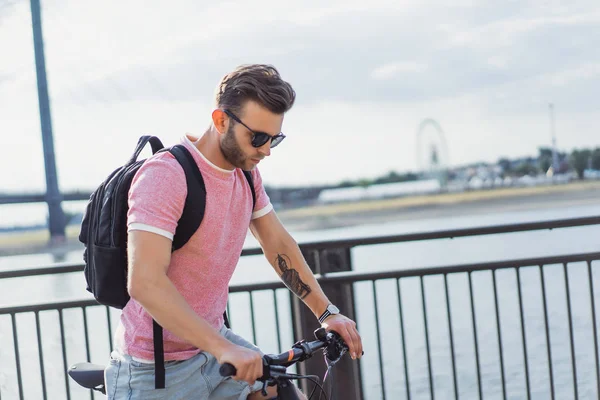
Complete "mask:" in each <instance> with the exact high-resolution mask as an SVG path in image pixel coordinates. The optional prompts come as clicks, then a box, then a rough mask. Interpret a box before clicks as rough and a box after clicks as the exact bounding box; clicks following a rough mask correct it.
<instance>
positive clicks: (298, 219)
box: [0, 181, 600, 257]
mask: <svg viewBox="0 0 600 400" xmlns="http://www.w3.org/2000/svg"><path fill="white" fill-rule="evenodd" d="M598 204H600V181H591V182H590V181H588V182H574V183H569V184H561V185H550V186H536V187H523V188H500V189H489V190H478V191H471V192H462V193H444V194H437V195H428V196H411V197H403V198H394V199H385V200H372V201H361V202H353V203H342V204H331V205H319V206H312V207H304V208H298V209H290V210H281V211H278V213H277V214H278V216H279V218H280V219H281V221H282V222H283V223H284V225H285V226H286V227H287V228H288V230H290V231H292V232H298V231H306V230H321V229H331V228H340V227H350V226H356V225H363V224H370V223H380V222H392V221H401V220H415V219H432V218H438V217H453V216H461V215H478V214H489V213H501V212H512V211H526V210H533V209H544V208H552V207H569V206H579V205H598ZM66 233H67V239H66V241H65V243H61V244H54V245H50V244H49V235H48V232H47V231H46V230H40V231H26V232H17V233H10V234H9V233H3V234H0V257H1V256H8V255H17V254H31V253H40V252H45V253H48V252H50V253H52V252H54V251H58V252H64V251H75V250H77V249H82V244H81V243H79V241H78V240H77V236H78V234H79V226H69V227H68V228H67V232H66Z"/></svg>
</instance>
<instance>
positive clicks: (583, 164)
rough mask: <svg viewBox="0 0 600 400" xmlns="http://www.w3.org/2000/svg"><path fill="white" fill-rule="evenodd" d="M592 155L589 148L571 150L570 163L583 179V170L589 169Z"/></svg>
mask: <svg viewBox="0 0 600 400" xmlns="http://www.w3.org/2000/svg"><path fill="white" fill-rule="evenodd" d="M591 156H592V151H591V150H589V149H582V150H577V149H575V150H573V151H572V152H571V157H570V160H569V164H571V167H572V168H573V169H574V170H575V172H577V176H578V177H579V179H583V171H584V170H585V169H587V167H588V163H589V161H590V159H591Z"/></svg>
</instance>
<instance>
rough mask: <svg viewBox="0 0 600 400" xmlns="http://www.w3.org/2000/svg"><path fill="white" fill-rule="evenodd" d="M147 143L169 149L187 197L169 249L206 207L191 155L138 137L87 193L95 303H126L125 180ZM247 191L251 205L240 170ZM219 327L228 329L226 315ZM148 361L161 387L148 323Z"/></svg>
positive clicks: (159, 357) (158, 341)
mask: <svg viewBox="0 0 600 400" xmlns="http://www.w3.org/2000/svg"><path fill="white" fill-rule="evenodd" d="M148 142H150V145H151V146H152V153H153V154H156V153H157V152H160V151H169V152H170V153H171V154H173V156H174V157H175V159H176V160H177V161H178V162H179V164H180V165H181V167H182V168H183V170H184V172H185V178H186V182H187V197H186V199H185V205H184V207H183V213H182V215H181V218H180V219H179V221H177V228H176V230H175V235H174V237H173V246H172V251H175V250H178V249H180V248H181V247H183V246H184V245H185V244H186V243H187V242H188V240H189V239H190V238H191V237H192V235H193V234H194V233H195V232H196V230H197V229H198V227H199V226H200V223H201V222H202V218H203V217H204V209H205V206H206V187H205V186H204V180H203V179H202V174H201V173H200V170H199V169H198V165H197V164H196V161H195V160H194V158H193V156H192V155H191V154H190V152H189V151H188V150H187V149H186V148H185V146H183V145H180V144H178V145H175V146H172V147H170V148H164V146H163V144H162V142H161V141H160V139H158V138H157V137H155V136H142V137H140V139H139V141H138V144H137V146H136V148H135V151H134V153H133V155H132V156H131V158H130V159H129V161H128V162H127V163H126V164H125V165H123V166H122V167H119V168H117V169H116V170H114V171H113V172H112V173H111V174H110V175H109V176H108V178H106V180H105V181H104V182H102V184H101V185H100V186H99V187H98V188H97V189H96V190H95V191H94V192H93V193H92V195H91V196H90V200H89V202H88V205H87V207H86V210H85V213H84V215H83V221H82V223H81V232H80V234H79V241H80V242H82V243H83V244H84V245H85V250H84V252H83V259H84V262H85V267H84V274H85V280H86V283H87V288H86V289H87V290H88V291H89V292H91V293H93V295H94V297H95V298H96V300H97V301H98V302H99V303H100V304H104V305H108V306H111V307H115V308H118V309H123V308H124V307H125V305H126V304H127V302H128V301H129V294H128V292H127V211H128V209H129V205H128V201H127V200H128V194H129V187H130V186H131V181H132V180H133V177H134V176H135V174H136V172H137V171H138V169H139V168H140V167H141V166H142V164H143V163H144V161H146V160H145V159H144V160H139V161H138V159H137V158H138V157H139V155H140V153H141V151H142V149H143V148H144V147H145V146H146V144H147V143H148ZM243 172H244V175H245V176H246V179H247V180H248V184H249V185H250V189H251V191H252V201H253V207H252V209H254V206H255V205H256V193H255V190H254V183H253V179H252V175H251V174H250V172H249V171H243ZM224 318H225V325H226V326H227V327H229V321H228V319H227V315H226V314H224ZM153 333H154V358H155V368H156V376H155V378H156V380H155V384H156V385H155V386H156V388H157V389H161V388H164V387H165V370H164V349H163V334H162V333H163V332H162V327H161V326H160V325H158V323H156V321H154V320H153Z"/></svg>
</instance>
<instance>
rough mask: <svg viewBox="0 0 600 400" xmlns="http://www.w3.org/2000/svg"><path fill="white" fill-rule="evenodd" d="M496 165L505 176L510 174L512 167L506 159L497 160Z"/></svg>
mask: <svg viewBox="0 0 600 400" xmlns="http://www.w3.org/2000/svg"><path fill="white" fill-rule="evenodd" d="M498 165H499V166H500V167H501V168H502V171H504V173H505V174H508V173H510V172H511V169H512V166H511V163H510V160H509V159H508V158H501V159H499V160H498Z"/></svg>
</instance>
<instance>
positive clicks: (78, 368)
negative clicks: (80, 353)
mask: <svg viewBox="0 0 600 400" xmlns="http://www.w3.org/2000/svg"><path fill="white" fill-rule="evenodd" d="M69 376H70V377H71V378H73V379H74V380H75V382H77V383H78V384H80V385H81V386H83V387H85V388H88V389H96V388H98V387H103V386H104V365H98V364H91V363H87V362H86V363H79V364H75V365H71V366H70V367H69Z"/></svg>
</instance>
